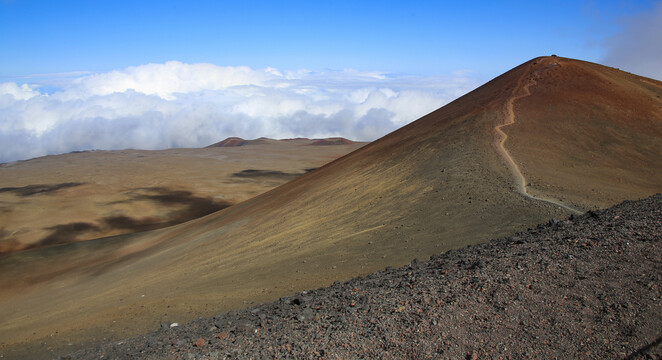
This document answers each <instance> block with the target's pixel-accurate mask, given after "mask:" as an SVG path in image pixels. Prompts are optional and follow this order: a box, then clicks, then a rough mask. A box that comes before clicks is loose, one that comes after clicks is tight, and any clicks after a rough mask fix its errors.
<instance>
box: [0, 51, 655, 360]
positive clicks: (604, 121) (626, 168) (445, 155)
mask: <svg viewBox="0 0 662 360" xmlns="http://www.w3.org/2000/svg"><path fill="white" fill-rule="evenodd" d="M532 78H533V79H535V84H531V85H530V86H529V87H528V91H530V95H527V96H521V97H518V99H517V100H516V101H514V104H513V109H514V110H513V111H514V119H515V122H514V123H513V124H512V125H508V126H504V127H502V130H503V131H504V132H505V134H506V135H507V140H506V141H505V143H504V148H505V153H506V154H507V155H508V156H510V157H512V159H513V163H515V164H517V165H518V168H517V170H518V171H520V169H521V173H522V175H523V176H524V178H525V179H526V181H525V184H524V187H525V189H524V192H525V193H527V194H528V193H530V194H532V196H534V197H528V196H523V195H522V193H521V191H520V189H519V186H518V184H517V181H518V180H517V179H516V178H515V176H514V175H515V173H514V170H513V169H512V168H511V166H509V165H508V162H507V161H506V159H505V158H504V156H503V154H502V153H501V152H499V151H497V149H498V147H499V136H497V130H496V128H497V127H498V126H500V125H502V124H504V123H506V122H507V121H506V120H508V119H507V117H508V109H507V104H508V102H509V100H510V99H512V97H514V96H519V95H521V92H522V91H525V89H524V85H525V84H527V82H528V81H530V80H531V79H532ZM579 79H581V80H583V81H580V80H579ZM660 96H662V84H661V83H659V82H657V81H654V80H650V79H645V78H641V77H638V76H635V75H632V74H628V73H625V72H621V71H618V70H615V69H610V68H607V67H604V66H600V65H596V64H591V63H586V62H581V61H577V60H571V59H564V58H558V57H544V58H537V59H534V60H531V61H529V62H527V63H525V64H522V65H520V66H518V67H516V68H514V69H513V70H511V71H509V72H507V73H505V74H503V75H501V76H499V77H497V78H495V79H494V80H492V81H490V82H488V83H487V84H485V85H483V86H481V87H480V88H478V89H476V90H474V91H473V92H471V93H469V94H467V95H465V96H463V97H461V98H459V99H458V100H456V101H454V102H452V103H450V104H448V105H446V106H444V107H443V108H441V109H439V110H437V111H435V112H433V113H431V114H429V115H427V116H425V117H423V118H421V119H419V120H417V121H415V122H413V123H411V124H409V125H407V126H405V127H403V128H402V129H400V130H398V131H395V132H393V133H391V134H389V135H387V136H385V137H384V138H382V139H379V140H377V141H375V142H373V143H371V144H369V145H366V146H364V147H362V148H361V149H359V150H357V151H354V152H353V153H351V154H349V155H347V156H344V157H342V158H340V159H338V160H335V161H333V162H332V163H330V164H327V165H325V166H323V167H322V168H320V169H317V170H315V171H313V172H311V173H309V174H307V175H304V176H301V177H299V178H297V179H295V180H293V181H291V182H288V183H286V184H284V185H282V186H280V187H278V188H275V189H273V190H271V191H268V192H266V193H264V194H261V195H259V196H257V197H255V198H252V199H250V200H247V201H244V202H242V203H240V204H237V205H234V206H231V207H229V208H226V209H224V210H221V211H219V212H215V213H213V214H210V215H207V216H205V217H202V218H199V219H196V220H192V221H189V222H186V223H183V224H179V225H175V226H172V227H169V228H164V229H159V230H154V231H150V232H145V233H139V234H131V235H122V236H115V237H111V238H103V239H97V240H90V241H84V242H77V243H71V244H66V245H62V246H55V247H48V248H42V249H35V250H30V251H23V252H19V253H15V254H10V255H8V256H6V257H4V258H2V259H0V288H2V289H3V290H2V293H0V319H1V320H0V339H2V342H3V344H2V345H1V346H2V348H1V349H0V352H3V353H4V354H5V356H8V355H11V356H21V355H25V354H60V353H64V352H67V351H71V350H73V349H75V348H76V347H79V346H84V345H88V344H94V343H97V342H101V341H103V340H106V339H118V338H122V337H126V336H130V335H133V334H137V333H140V332H144V331H146V330H151V329H156V328H158V326H159V323H160V322H161V321H170V322H185V321H187V320H191V319H193V318H195V317H197V316H200V315H211V314H215V313H218V312H219V311H222V310H230V309H236V308H241V307H246V306H248V305H249V304H252V303H258V302H262V301H266V300H270V299H275V298H278V297H280V296H283V295H286V294H291V293H293V292H295V291H299V290H304V289H309V288H317V287H320V286H325V285H328V284H330V283H332V282H333V281H336V280H346V279H349V278H351V277H355V276H359V275H363V274H367V273H370V272H373V271H375V270H378V269H381V268H384V267H385V266H397V265H402V264H405V263H408V262H409V261H411V260H412V259H414V258H427V257H429V256H430V255H433V254H437V253H440V252H443V251H446V250H449V249H453V248H459V247H463V246H467V245H469V244H475V243H480V242H484V241H487V240H489V239H490V238H494V237H500V236H504V235H507V234H510V233H513V232H515V231H518V230H522V229H525V228H527V227H531V226H534V225H535V224H538V223H541V222H544V221H547V220H548V219H550V218H552V217H554V218H557V219H559V218H565V217H566V216H568V215H569V214H570V212H569V211H568V210H567V209H566V208H564V207H560V206H558V205H556V204H554V203H550V202H546V201H540V200H537V199H536V198H535V196H541V197H546V198H553V201H556V202H559V203H563V204H568V207H572V208H583V209H589V208H593V207H603V206H606V205H611V204H614V203H617V202H619V201H621V200H624V199H633V198H639V197H643V196H647V195H651V194H653V193H656V192H659V191H660V190H662V172H661V171H660V169H662V164H661V163H660V156H659V155H660V154H662V99H661V98H660ZM644 105H645V106H644ZM68 344H72V345H68Z"/></svg>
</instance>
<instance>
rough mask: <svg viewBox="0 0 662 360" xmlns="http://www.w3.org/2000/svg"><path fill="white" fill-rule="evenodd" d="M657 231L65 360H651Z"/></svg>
mask: <svg viewBox="0 0 662 360" xmlns="http://www.w3.org/2000/svg"><path fill="white" fill-rule="evenodd" d="M661 220H662V195H660V194H658V195H657V196H655V197H652V198H648V199H644V200H639V201H629V202H626V203H623V204H621V205H618V206H616V207H614V208H611V209H608V210H606V211H595V212H590V213H588V214H585V215H582V216H580V217H575V218H571V219H569V220H564V221H551V222H549V223H548V224H546V225H543V226H537V227H536V228H534V229H529V230H528V231H526V232H521V233H518V234H515V235H513V236H509V237H507V238H503V239H495V240H492V241H490V242H488V243H484V244H480V245H475V246H471V247H466V248H463V249H460V250H456V251H449V252H446V253H442V254H439V255H433V256H432V257H431V259H430V260H429V261H419V260H414V261H413V262H411V264H409V265H406V266H403V267H400V268H396V269H394V268H386V269H385V270H381V271H378V272H375V273H373V274H370V275H367V276H365V277H360V278H355V279H352V280H350V281H347V282H344V283H340V282H338V283H335V284H333V286H330V287H328V288H322V289H317V290H308V291H303V292H300V293H297V294H295V295H293V296H290V297H284V298H281V299H279V300H278V301H275V302H271V303H266V304H261V305H258V306H253V307H250V308H249V309H246V310H242V311H233V312H229V313H220V314H216V315H215V316H214V317H210V318H204V319H198V320H195V321H193V322H191V323H190V324H185V325H184V324H180V326H173V327H171V323H170V322H164V323H162V324H161V325H160V326H159V330H156V326H155V330H154V331H152V332H150V333H148V334H145V335H141V336H137V337H134V338H132V339H126V340H122V341H118V342H112V343H107V344H104V345H101V346H97V347H94V348H89V349H86V350H84V351H79V352H77V353H74V354H72V356H71V357H70V358H71V359H99V358H109V359H122V358H127V359H129V358H147V359H179V358H184V359H224V358H269V359H273V358H275V359H284V358H296V359H302V358H308V359H320V358H321V359H356V358H370V359H428V358H433V359H437V358H443V359H465V358H466V359H473V358H477V359H503V358H506V359H555V358H557V359H659V358H662V335H661V334H662V221H661ZM632 264H637V266H632Z"/></svg>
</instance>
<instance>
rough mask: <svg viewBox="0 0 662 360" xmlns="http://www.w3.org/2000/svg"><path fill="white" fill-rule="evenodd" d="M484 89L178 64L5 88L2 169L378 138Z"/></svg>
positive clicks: (454, 78) (370, 75)
mask: <svg viewBox="0 0 662 360" xmlns="http://www.w3.org/2000/svg"><path fill="white" fill-rule="evenodd" d="M476 85H477V80H476V79H474V78H472V77H471V76H470V73H469V74H467V73H464V72H459V73H456V74H453V75H449V76H445V77H413V76H394V75H389V74H383V73H379V72H359V71H353V70H344V71H330V72H310V71H305V70H299V71H289V72H280V71H278V70H276V69H273V68H267V69H259V70H255V69H251V68H248V67H222V66H216V65H212V64H184V63H181V62H177V61H171V62H167V63H165V64H148V65H142V66H136V67H131V68H128V69H125V70H122V71H112V72H108V73H102V74H93V75H85V76H81V77H76V78H67V79H65V80H64V81H62V80H60V81H59V83H58V86H59V89H58V90H56V91H51V92H47V91H44V90H42V89H45V88H48V84H43V83H42V84H17V83H14V82H6V83H0V162H7V161H14V160H20V159H27V158H32V157H36V156H42V155H47V154H57V153H65V152H70V151H74V150H88V149H105V150H112V149H125V148H134V149H163V148H169V147H202V146H206V145H209V144H211V143H214V142H217V141H220V140H222V139H224V138H226V137H229V136H239V137H243V138H256V137H261V136H266V137H272V138H289V137H311V138H313V137H328V136H344V137H348V138H352V139H356V140H374V139H376V138H378V137H380V136H383V135H385V134H387V133H389V132H391V131H393V130H395V129H397V128H399V127H401V126H403V125H405V124H407V123H409V122H411V121H413V120H416V119H417V118H419V117H421V116H422V115H425V114H426V113H428V112H431V111H433V110H435V109H437V108H439V107H441V106H443V105H444V104H446V103H448V102H449V101H451V100H453V99H455V98H456V97H458V96H460V95H462V94H464V93H466V92H468V91H469V90H471V89H473V88H474V87H475V86H476Z"/></svg>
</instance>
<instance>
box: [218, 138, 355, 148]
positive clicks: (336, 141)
mask: <svg viewBox="0 0 662 360" xmlns="http://www.w3.org/2000/svg"><path fill="white" fill-rule="evenodd" d="M278 142H288V143H296V144H298V145H313V146H317V145H353V144H356V142H354V141H352V140H349V139H345V138H343V137H330V138H324V139H308V138H303V137H298V138H291V139H279V140H276V139H270V138H266V137H261V138H258V139H255V140H245V139H242V138H240V137H236V136H232V137H229V138H227V139H225V140H223V141H219V142H217V143H215V144H211V145H209V146H206V148H215V147H235V146H245V145H260V144H274V143H278Z"/></svg>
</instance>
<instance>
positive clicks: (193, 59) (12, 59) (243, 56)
mask: <svg viewBox="0 0 662 360" xmlns="http://www.w3.org/2000/svg"><path fill="white" fill-rule="evenodd" d="M653 6H654V2H652V1H453V2H451V1H384V0H381V1H356V0H354V1H233V2H230V1H164V0H159V1H137V0H132V1H124V0H112V1H105V0H95V1H89V0H85V1H69V0H59V1H46V0H41V1H39V0H13V1H7V0H3V1H2V4H1V5H0V34H1V36H0V49H1V50H2V53H3V56H2V57H0V72H1V74H0V75H4V76H12V75H29V74H42V73H57V72H70V71H92V72H103V71H109V70H114V69H121V68H126V67H128V66H135V65H140V64H147V63H163V62H166V61H169V60H178V61H182V62H185V63H199V62H205V63H213V64H217V65H245V66H250V67H253V68H263V67H267V66H271V67H275V68H279V69H301V68H305V69H310V70H323V69H337V70H340V69H344V68H352V69H358V70H370V71H372V70H377V71H386V72H398V73H399V72H405V73H413V74H420V75H433V74H440V73H447V72H449V71H454V70H460V69H471V70H475V71H478V72H481V73H485V74H486V75H488V76H495V75H498V74H499V73H501V72H503V71H505V70H507V69H509V68H511V67H514V66H515V65H517V64H520V63H522V62H524V61H526V60H528V59H530V58H533V57H536V56H539V55H548V54H552V53H556V54H559V55H563V56H567V57H574V58H581V59H584V60H589V61H596V62H599V61H600V60H601V59H602V57H603V56H604V55H605V53H606V52H607V49H606V43H607V42H608V41H609V39H610V38H611V37H613V36H614V34H616V33H617V32H619V31H622V29H623V24H622V22H623V21H624V20H625V19H626V18H627V16H636V15H638V14H640V13H642V12H647V11H651V10H652V9H653Z"/></svg>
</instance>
